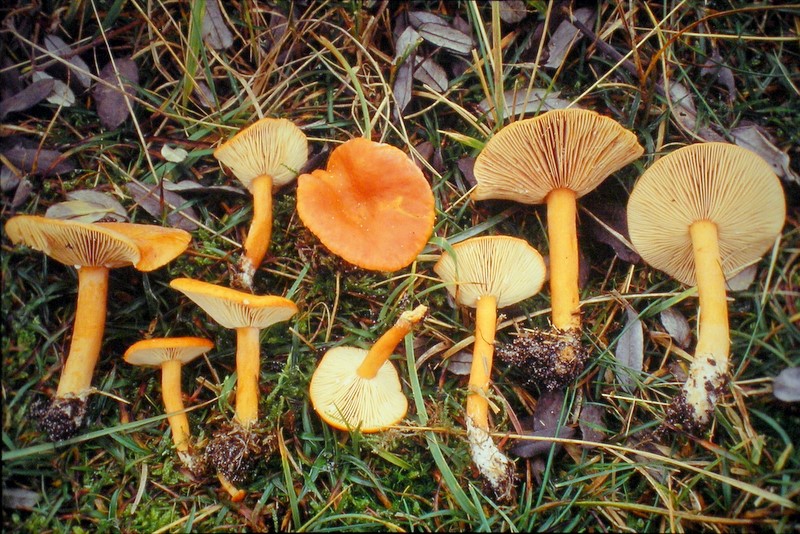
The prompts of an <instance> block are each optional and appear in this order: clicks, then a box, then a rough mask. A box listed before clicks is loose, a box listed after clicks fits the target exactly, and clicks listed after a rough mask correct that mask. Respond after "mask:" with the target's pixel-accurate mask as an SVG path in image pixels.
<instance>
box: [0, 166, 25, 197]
mask: <svg viewBox="0 0 800 534" xmlns="http://www.w3.org/2000/svg"><path fill="white" fill-rule="evenodd" d="M19 179H20V177H19V176H17V175H16V174H15V173H14V171H12V170H11V169H9V168H8V167H6V166H5V165H0V191H4V192H8V191H11V190H12V189H15V188H16V187H17V186H18V185H19Z"/></svg>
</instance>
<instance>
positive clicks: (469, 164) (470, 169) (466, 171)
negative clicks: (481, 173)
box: [456, 156, 478, 189]
mask: <svg viewBox="0 0 800 534" xmlns="http://www.w3.org/2000/svg"><path fill="white" fill-rule="evenodd" d="M456 167H458V170H459V171H461V175H462V176H463V177H464V180H466V181H467V185H468V186H469V188H468V189H472V188H473V187H475V186H476V185H478V180H476V179H475V158H473V157H472V156H464V157H461V158H458V161H456Z"/></svg>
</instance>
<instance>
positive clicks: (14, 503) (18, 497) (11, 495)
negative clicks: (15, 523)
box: [3, 488, 42, 512]
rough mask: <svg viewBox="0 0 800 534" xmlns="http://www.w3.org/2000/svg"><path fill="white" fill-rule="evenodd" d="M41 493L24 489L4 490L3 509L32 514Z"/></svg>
mask: <svg viewBox="0 0 800 534" xmlns="http://www.w3.org/2000/svg"><path fill="white" fill-rule="evenodd" d="M41 498H42V495H41V494H40V493H37V492H35V491H31V490H29V489H24V488H3V508H9V509H11V510H25V511H27V512H32V511H33V510H34V509H35V508H36V505H37V504H39V500H40V499H41Z"/></svg>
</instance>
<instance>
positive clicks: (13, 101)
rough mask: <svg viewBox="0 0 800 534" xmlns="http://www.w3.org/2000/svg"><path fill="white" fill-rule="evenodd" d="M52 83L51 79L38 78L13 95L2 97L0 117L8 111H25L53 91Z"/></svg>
mask: <svg viewBox="0 0 800 534" xmlns="http://www.w3.org/2000/svg"><path fill="white" fill-rule="evenodd" d="M53 85H55V81H54V80H53V79H49V80H39V81H38V82H33V83H32V84H30V85H29V86H28V87H26V88H25V89H23V90H22V91H20V92H19V93H17V94H15V95H14V96H11V97H9V98H6V99H4V100H3V101H2V102H0V119H2V118H4V117H5V116H6V115H8V114H9V113H14V112H15V111H25V110H26V109H30V108H32V107H33V106H35V105H36V104H38V103H39V102H41V101H42V100H44V99H45V98H47V97H48V96H49V95H50V93H51V92H52V91H53Z"/></svg>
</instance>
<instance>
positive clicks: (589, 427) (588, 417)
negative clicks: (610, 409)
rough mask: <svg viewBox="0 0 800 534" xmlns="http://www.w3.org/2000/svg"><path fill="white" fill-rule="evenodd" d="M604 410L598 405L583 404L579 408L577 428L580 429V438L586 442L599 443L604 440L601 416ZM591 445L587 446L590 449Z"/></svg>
mask: <svg viewBox="0 0 800 534" xmlns="http://www.w3.org/2000/svg"><path fill="white" fill-rule="evenodd" d="M605 411H606V409H605V408H604V407H603V406H601V405H599V404H584V405H583V407H582V408H581V415H580V417H579V418H578V426H579V427H580V429H581V437H582V438H583V439H584V440H586V441H594V442H596V443H601V442H603V441H604V440H605V439H606V432H607V431H608V429H607V428H606V425H605V423H604V422H603V415H604V414H605ZM590 446H591V445H587V447H590Z"/></svg>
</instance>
